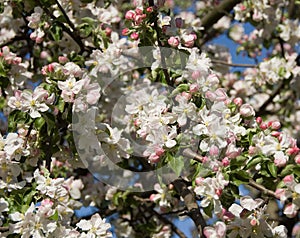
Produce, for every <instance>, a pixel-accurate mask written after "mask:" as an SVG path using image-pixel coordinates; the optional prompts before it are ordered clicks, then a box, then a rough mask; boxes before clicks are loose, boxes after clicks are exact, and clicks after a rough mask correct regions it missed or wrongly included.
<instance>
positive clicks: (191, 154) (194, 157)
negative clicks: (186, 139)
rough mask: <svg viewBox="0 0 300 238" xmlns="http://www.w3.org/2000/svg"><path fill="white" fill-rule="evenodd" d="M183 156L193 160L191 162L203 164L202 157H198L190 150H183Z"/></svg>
mask: <svg viewBox="0 0 300 238" xmlns="http://www.w3.org/2000/svg"><path fill="white" fill-rule="evenodd" d="M183 155H184V156H186V157H189V158H191V159H193V160H196V161H198V162H200V163H202V162H203V158H202V156H200V155H198V154H197V153H195V152H194V151H192V150H191V149H185V150H184V151H183Z"/></svg>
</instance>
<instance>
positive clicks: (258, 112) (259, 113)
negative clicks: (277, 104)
mask: <svg viewBox="0 0 300 238" xmlns="http://www.w3.org/2000/svg"><path fill="white" fill-rule="evenodd" d="M285 81H286V80H282V81H281V82H280V84H279V85H278V86H277V88H276V89H275V90H274V91H273V92H272V94H271V95H270V97H269V98H268V99H267V100H266V101H265V102H264V103H263V105H261V106H260V108H259V109H258V111H257V112H256V116H262V115H263V114H264V113H265V112H266V109H267V107H268V106H269V104H270V103H271V102H273V99H274V98H275V97H276V96H277V95H278V94H279V93H280V91H281V89H282V88H283V86H284V84H285Z"/></svg>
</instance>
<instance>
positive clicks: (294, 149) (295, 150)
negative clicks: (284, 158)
mask: <svg viewBox="0 0 300 238" xmlns="http://www.w3.org/2000/svg"><path fill="white" fill-rule="evenodd" d="M299 151H300V149H299V148H298V147H297V146H294V147H292V148H288V149H287V150H286V153H287V154H288V155H296V154H298V153H299Z"/></svg>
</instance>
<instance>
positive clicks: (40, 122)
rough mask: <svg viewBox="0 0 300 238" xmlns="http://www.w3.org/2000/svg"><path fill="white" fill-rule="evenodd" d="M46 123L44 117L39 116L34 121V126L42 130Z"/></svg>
mask: <svg viewBox="0 0 300 238" xmlns="http://www.w3.org/2000/svg"><path fill="white" fill-rule="evenodd" d="M44 124H45V119H44V118H43V117H39V118H37V119H35V121H34V127H35V128H36V129H38V130H40V129H41V128H42V127H43V125H44Z"/></svg>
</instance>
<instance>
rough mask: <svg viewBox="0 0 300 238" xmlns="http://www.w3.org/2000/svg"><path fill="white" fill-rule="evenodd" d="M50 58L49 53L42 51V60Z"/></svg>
mask: <svg viewBox="0 0 300 238" xmlns="http://www.w3.org/2000/svg"><path fill="white" fill-rule="evenodd" d="M48 56H49V54H48V53H47V51H44V50H43V51H42V52H41V53H40V58H41V59H47V57H48Z"/></svg>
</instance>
